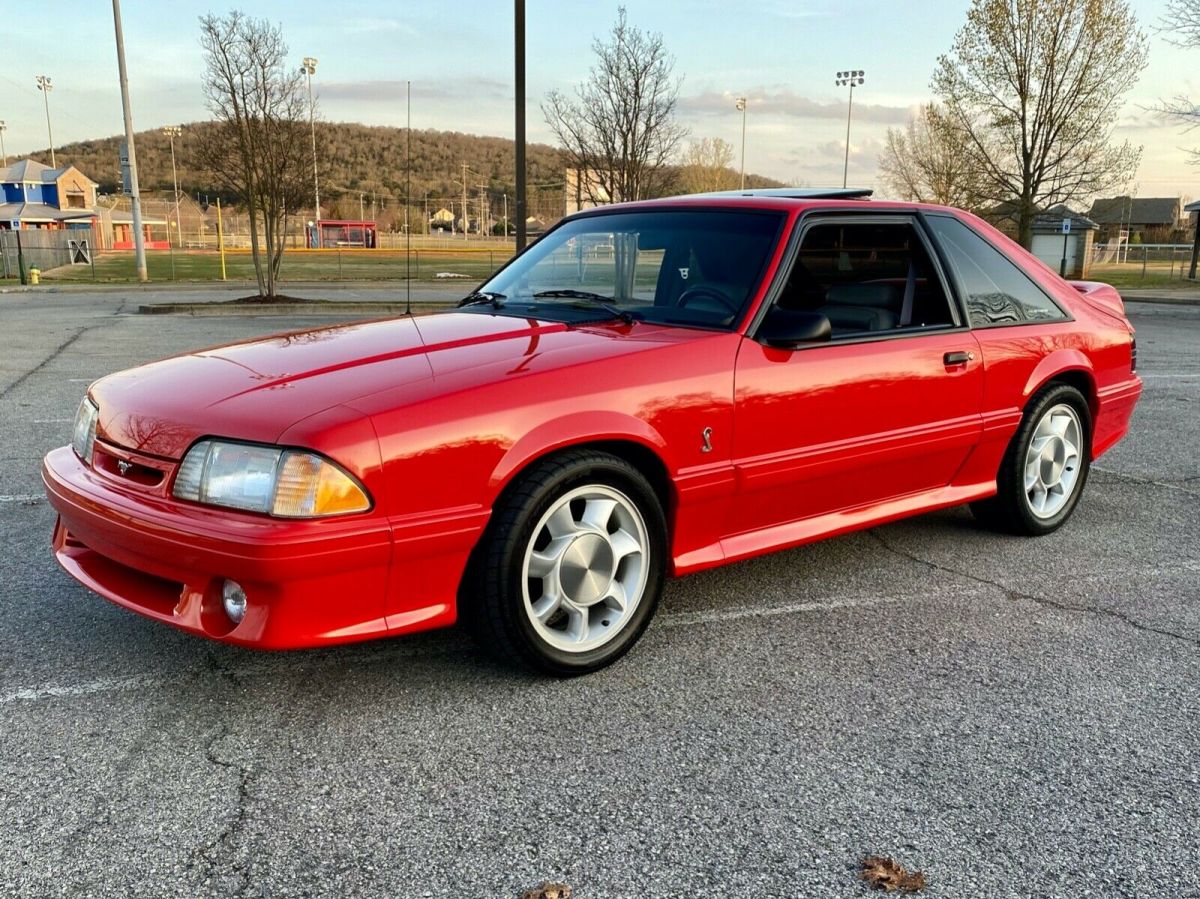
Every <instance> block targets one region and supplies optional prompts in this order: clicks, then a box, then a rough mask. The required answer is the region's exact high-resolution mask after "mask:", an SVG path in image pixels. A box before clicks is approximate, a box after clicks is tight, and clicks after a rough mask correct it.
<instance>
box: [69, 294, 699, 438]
mask: <svg viewBox="0 0 1200 899" xmlns="http://www.w3.org/2000/svg"><path fill="white" fill-rule="evenodd" d="M664 332H666V333H664ZM702 333H703V332H693V331H688V330H686V329H679V328H662V327H660V326H653V325H642V324H639V325H633V326H630V325H624V324H621V323H612V324H602V325H588V326H580V325H571V326H568V325H565V324H563V323H561V322H550V321H544V320H539V319H526V318H514V317H510V316H492V315H484V314H478V313H451V314H438V315H431V316H417V317H415V318H397V319H389V320H385V321H373V322H356V323H352V324H346V325H337V326H332V327H323V328H316V329H311V330H304V331H295V332H291V333H287V334H280V335H276V336H272V337H267V338H262V339H256V340H250V341H244V342H242V343H235V344H230V345H227V346H219V347H212V348H209V349H204V350H197V351H195V352H192V353H188V354H186V355H182V356H175V357H172V358H169V359H163V360H161V361H159V362H152V363H150V364H148V365H143V366H140V367H138V368H133V369H129V370H127V371H122V372H118V373H116V374H113V375H109V376H108V377H105V378H102V379H101V380H99V381H97V382H96V383H95V384H93V385H92V387H91V389H90V394H91V396H92V398H93V399H94V400H95V401H96V403H97V405H98V406H99V407H100V418H99V423H98V427H97V436H98V437H100V438H101V439H102V440H105V441H108V442H109V443H113V444H116V445H118V446H123V447H126V448H128V449H132V450H136V451H139V452H143V453H147V454H149V455H153V456H159V457H162V458H167V459H178V458H180V457H182V455H183V454H184V452H186V450H187V448H188V447H189V446H190V445H191V444H192V443H193V442H194V441H195V440H197V439H198V438H200V437H204V436H217V437H230V438H235V439H241V440H250V441H259V442H263V443H273V442H275V441H277V440H278V439H279V438H280V436H281V435H282V434H283V433H284V432H285V431H287V430H288V429H289V428H290V427H292V426H293V425H295V424H297V423H298V422H300V421H303V420H304V419H305V418H308V417H310V416H312V415H316V414H317V413H320V412H322V411H324V410H326V409H330V408H332V407H334V406H338V405H342V404H347V403H350V402H352V401H353V400H355V399H357V398H359V397H362V396H366V395H368V394H374V393H379V392H380V391H384V390H388V391H389V392H391V393H392V394H393V395H396V393H397V388H399V391H398V394H399V397H400V400H399V401H400V402H401V403H403V398H404V396H405V395H406V394H407V395H409V396H411V397H412V398H413V399H414V400H415V399H417V398H425V397H428V396H429V395H430V392H431V391H436V390H437V389H438V380H439V379H442V380H443V381H445V382H447V383H449V382H453V383H454V384H455V387H456V389H461V387H462V384H463V381H464V379H467V380H469V378H470V373H471V372H472V370H477V371H479V372H480V377H481V378H483V377H487V376H488V374H487V373H488V372H490V371H492V370H493V369H494V363H496V362H502V361H505V360H511V361H513V362H514V363H518V364H519V362H520V360H521V359H522V358H525V357H527V356H528V355H529V354H530V351H531V350H530V348H531V347H537V353H538V355H539V356H542V357H545V356H546V355H547V354H554V355H557V356H558V357H559V358H561V360H562V362H563V363H567V362H570V361H577V360H580V359H584V358H598V357H602V356H615V355H621V354H623V353H624V352H627V351H632V350H635V349H637V348H644V347H645V346H646V345H647V344H648V343H649V344H654V343H659V342H663V341H667V342H676V341H678V340H680V339H686V338H685V335H688V334H691V335H693V336H699V335H700V334H702Z"/></svg>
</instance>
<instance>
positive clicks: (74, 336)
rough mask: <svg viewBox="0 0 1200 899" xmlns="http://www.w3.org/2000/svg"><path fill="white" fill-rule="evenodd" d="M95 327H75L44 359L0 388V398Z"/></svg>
mask: <svg viewBox="0 0 1200 899" xmlns="http://www.w3.org/2000/svg"><path fill="white" fill-rule="evenodd" d="M95 327H98V326H97V325H93V326H92V327H91V328H77V329H76V330H75V333H74V334H72V335H71V336H70V337H68V338H67V339H66V340H64V341H63V342H62V343H60V344H59V345H58V346H56V347H55V348H54V349H53V350H52V351H51V352H50V355H49V356H47V357H46V358H45V359H43V360H42V361H41V362H39V363H38V364H37V365H35V366H34V367H33V368H31V369H29V370H28V371H26V372H25V373H24V374H23V375H21V376H20V377H19V378H17V379H16V380H15V381H13V382H12V383H11V384H9V385H8V386H7V387H5V388H4V389H3V390H0V400H2V399H4V398H5V397H7V396H8V395H9V394H10V393H12V392H13V391H14V390H16V389H17V388H18V387H20V386H21V385H22V384H24V383H25V382H26V381H28V380H29V379H30V378H32V377H33V376H34V375H36V374H37V373H38V372H40V371H41V370H42V369H44V368H45V367H46V366H47V365H49V364H50V363H51V362H53V361H54V360H55V359H57V358H58V357H59V356H61V355H62V354H63V353H65V352H66V351H67V350H68V349H70V347H71V344H73V343H74V342H75V341H76V340H78V339H79V338H80V337H82V336H83V335H84V334H86V333H87V332H88V331H90V330H92V328H95Z"/></svg>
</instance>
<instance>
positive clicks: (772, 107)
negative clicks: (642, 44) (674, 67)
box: [679, 88, 911, 125]
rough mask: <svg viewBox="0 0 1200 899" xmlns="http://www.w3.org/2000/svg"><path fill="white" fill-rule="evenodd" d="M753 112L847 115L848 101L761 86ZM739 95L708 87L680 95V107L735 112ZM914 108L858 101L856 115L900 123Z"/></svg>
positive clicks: (699, 112) (702, 112)
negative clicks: (697, 92)
mask: <svg viewBox="0 0 1200 899" xmlns="http://www.w3.org/2000/svg"><path fill="white" fill-rule="evenodd" d="M746 96H747V97H748V98H749V110H748V112H749V114H750V115H752V116H753V115H763V114H766V115H783V116H791V117H794V118H801V119H845V117H846V104H845V102H843V101H841V100H831V101H829V102H822V101H820V100H813V99H811V98H809V97H804V96H801V95H800V94H797V93H795V92H794V91H792V90H790V89H788V88H781V89H777V90H773V91H772V90H768V89H766V88H758V89H756V90H753V91H750V92H749V93H748V94H747V95H746ZM736 102H737V96H736V95H734V94H733V93H730V92H728V91H726V92H724V93H718V92H716V91H707V92H705V93H701V94H691V95H690V96H684V97H680V98H679V111H680V113H682V114H683V115H693V116H708V115H731V114H732V113H733V112H734V111H735V110H734V104H735V103H736ZM910 112H911V110H910V108H909V107H907V106H883V105H880V104H878V103H861V102H856V103H855V104H854V119H855V121H862V122H880V123H883V124H887V125H900V124H903V123H904V122H907V121H908V117H909V115H910Z"/></svg>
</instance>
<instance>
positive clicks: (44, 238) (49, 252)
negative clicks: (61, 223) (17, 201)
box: [0, 228, 95, 284]
mask: <svg viewBox="0 0 1200 899" xmlns="http://www.w3.org/2000/svg"><path fill="white" fill-rule="evenodd" d="M94 247H95V239H94V237H93V234H92V229H91V228H69V229H66V230H62V231H43V230H21V231H8V230H3V231H0V278H3V279H5V280H15V281H20V282H21V283H22V284H26V283H28V282H29V281H30V280H31V279H32V278H33V277H35V276H36V277H40V275H41V273H42V272H48V271H51V270H53V269H60V268H63V267H64V266H71V267H80V268H82V269H84V270H85V271H86V272H88V273H89V274H90V275H91V276H92V277H93V278H94V277H95V275H94V271H95V260H94V256H93V253H94V250H93V248H94Z"/></svg>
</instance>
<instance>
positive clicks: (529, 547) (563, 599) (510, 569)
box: [459, 449, 667, 676]
mask: <svg viewBox="0 0 1200 899" xmlns="http://www.w3.org/2000/svg"><path fill="white" fill-rule="evenodd" d="M666 561H667V525H666V518H665V516H664V514H663V507H662V500H661V499H660V498H659V494H658V493H657V492H656V490H655V488H654V487H653V486H652V484H651V483H650V481H649V480H648V479H647V477H646V475H645V474H643V473H642V471H639V470H638V468H637V467H635V466H634V465H633V464H632V463H631V462H630V461H628V460H626V459H622V458H619V457H617V456H614V455H610V454H609V453H605V452H602V451H599V450H595V449H577V450H568V451H565V452H563V453H560V454H558V455H555V456H551V457H549V458H547V459H544V460H541V461H539V462H537V463H535V464H534V465H532V466H530V468H529V469H528V470H527V471H525V472H523V473H522V474H521V475H520V476H519V477H518V478H517V479H516V480H515V481H514V483H513V484H512V485H511V486H510V488H509V489H508V490H506V491H505V492H504V494H503V495H502V496H501V497H500V499H499V500H498V501H497V504H496V507H495V509H493V511H492V518H491V522H490V523H489V525H488V529H487V532H486V533H485V534H484V536H483V538H482V540H481V541H480V544H479V547H478V549H477V550H476V553H475V556H474V557H473V559H472V562H471V566H470V570H469V574H470V576H469V577H468V578H466V579H464V581H463V590H462V591H461V592H460V596H459V602H460V608H461V614H462V616H463V618H464V620H465V621H466V622H467V624H468V625H469V626H470V627H471V628H472V630H473V631H474V632H475V635H476V637H477V638H478V639H479V641H480V643H481V644H482V645H483V646H484V647H486V648H488V649H490V650H492V651H496V652H499V653H500V654H501V655H502V656H504V657H506V658H511V659H514V660H516V661H520V662H523V663H525V664H527V665H530V666H532V667H534V668H537V669H538V670H541V671H545V672H548V673H550V674H557V675H560V676H570V675H575V674H583V673H586V672H588V671H595V670H596V669H598V668H603V667H604V666H605V665H610V664H612V663H613V662H614V661H616V660H617V659H618V658H620V657H621V656H622V655H623V654H624V653H625V652H627V651H628V650H629V648H630V647H631V646H633V644H634V643H636V642H637V640H638V638H639V637H640V636H641V635H642V632H643V631H644V630H645V629H646V625H647V624H648V623H649V621H650V618H651V616H652V615H653V614H654V610H655V608H657V606H658V599H659V596H660V594H661V593H662V587H663V580H664V577H665V574H666Z"/></svg>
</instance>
